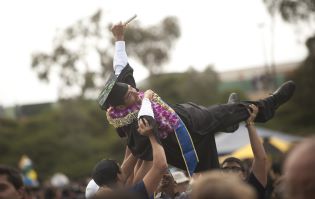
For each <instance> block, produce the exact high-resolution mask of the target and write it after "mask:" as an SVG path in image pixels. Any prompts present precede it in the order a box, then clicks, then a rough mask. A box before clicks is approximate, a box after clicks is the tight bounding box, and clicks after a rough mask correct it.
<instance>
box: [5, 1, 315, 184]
mask: <svg viewBox="0 0 315 199" xmlns="http://www.w3.org/2000/svg"><path fill="white" fill-rule="evenodd" d="M314 13H315V1H313V0H300V1H292V0H239V1H228V0H220V1H218V0H211V1H207V2H205V1H186V2H181V3H180V4H178V2H176V1H166V0H160V1H156V2H150V1H144V0H134V1H118V0H117V1H107V0H89V1H83V0H67V1H61V0H54V1H52V0H47V1H40V0H28V1H22V0H11V1H3V2H0V24H1V25H2V28H1V33H0V44H1V45H0V53H1V55H2V56H1V59H0V60H1V73H0V154H1V156H0V163H2V164H8V165H12V166H16V167H18V165H20V166H19V167H20V168H21V170H23V168H24V170H25V176H27V175H28V174H30V173H29V172H31V173H32V175H31V177H30V179H36V180H37V181H38V182H35V184H30V186H34V187H36V186H38V185H39V184H44V183H45V182H48V183H52V184H53V182H56V181H57V182H60V183H59V184H58V183H57V184H58V186H59V185H60V184H61V185H62V186H63V185H65V184H68V183H69V182H68V181H69V179H70V181H73V182H81V184H84V183H86V179H87V178H88V177H89V176H90V172H91V170H92V168H93V166H94V164H95V163H96V162H97V161H98V160H100V159H102V158H104V157H108V158H113V159H118V160H121V158H122V155H123V152H124V145H125V144H124V141H122V140H121V139H120V138H119V137H118V136H117V134H116V132H115V130H114V129H113V128H112V127H111V126H110V125H109V124H108V123H107V121H106V116H105V112H104V111H101V109H100V108H99V107H98V104H97V102H96V97H97V95H98V93H99V91H100V89H101V88H102V86H103V85H104V82H105V79H106V78H107V77H108V75H109V73H110V72H111V71H112V55H113V50H114V46H113V45H114V41H113V37H112V35H111V32H110V27H111V25H112V23H116V22H119V21H124V20H126V19H128V18H129V17H131V16H132V15H133V14H137V15H138V17H137V18H136V20H135V21H133V22H132V23H130V25H129V26H128V29H127V32H126V37H125V39H126V42H127V53H128V56H129V59H130V60H129V61H130V63H131V65H132V66H133V68H134V70H135V78H136V80H137V84H138V86H139V87H140V88H141V89H148V88H151V89H152V90H154V91H155V92H157V93H158V94H159V95H160V96H161V97H162V98H163V99H164V100H166V101H167V102H169V103H183V102H187V101H193V102H195V103H198V104H202V105H205V106H207V105H211V104H215V103H226V101H227V98H228V96H229V93H230V92H232V91H233V92H237V93H239V95H240V98H241V100H247V99H252V100H255V99H260V98H263V97H266V96H268V95H269V94H270V93H272V92H273V91H274V90H275V88H276V87H278V86H279V85H280V84H281V83H283V82H284V81H286V80H288V79H292V80H294V81H295V82H296V84H297V90H296V93H295V95H294V97H293V98H292V100H290V101H289V102H288V103H287V104H285V105H284V106H283V107H281V109H279V111H278V112H277V114H276V116H275V117H274V119H272V121H270V122H268V123H266V124H264V125H261V126H260V128H261V130H260V129H259V132H263V133H262V134H261V136H262V137H263V138H264V140H265V141H266V147H267V145H268V143H269V145H268V146H269V147H270V145H272V143H273V146H276V147H278V148H280V149H279V150H278V151H277V149H273V148H272V147H271V148H270V150H269V153H270V157H276V156H277V157H278V155H280V156H282V155H284V154H285V153H286V151H288V150H289V147H290V146H291V145H292V144H294V143H295V142H296V141H298V140H299V139H300V138H301V137H303V136H306V135H310V134H314V132H315V123H314V120H315V116H314V112H315V94H314V91H315V82H314V78H315V37H314V32H315V29H314V28H315V26H314V22H315V20H314ZM240 130H242V128H240ZM243 130H244V129H243ZM240 134H241V133H240ZM230 135H231V136H232V135H233V136H234V135H238V133H235V134H227V136H230ZM224 139H230V141H231V140H233V139H234V141H236V140H235V139H237V140H239V141H240V143H238V144H236V145H229V144H227V143H228V141H224V142H223V141H222V142H220V141H218V140H224ZM270 140H271V141H270ZM272 140H273V141H272ZM275 140H276V141H275ZM217 142H218V151H219V153H220V155H228V154H233V153H234V152H237V150H239V149H242V147H246V145H247V144H248V143H249V142H244V138H242V137H239V138H232V137H230V138H229V137H226V138H223V137H222V134H218V138H217ZM270 143H271V144H270ZM275 143H277V144H275ZM279 143H280V144H279ZM234 144H235V143H234ZM243 149H244V148H243ZM245 151H246V150H245ZM267 152H268V150H267ZM275 154H276V155H275ZM242 155H243V156H240V157H242V158H243V157H244V158H249V157H250V154H245V155H244V153H242ZM23 158H24V159H23ZM25 158H28V161H26V162H28V163H29V164H26V165H28V167H26V169H25V167H23V166H21V163H20V164H19V162H21V161H22V162H23V161H24V162H25ZM277 160H279V161H281V157H280V158H277ZM22 165H23V164H22ZM24 165H25V164H24ZM30 165H31V166H30ZM60 173H61V174H60ZM56 174H58V175H59V174H60V175H61V176H62V177H60V175H59V178H57V179H58V180H59V181H58V180H56V179H55V181H53V179H54V178H53V177H55V178H56ZM58 175H57V176H58ZM60 179H61V180H60ZM65 179H66V180H65ZM67 179H68V181H67ZM56 186H57V185H56Z"/></svg>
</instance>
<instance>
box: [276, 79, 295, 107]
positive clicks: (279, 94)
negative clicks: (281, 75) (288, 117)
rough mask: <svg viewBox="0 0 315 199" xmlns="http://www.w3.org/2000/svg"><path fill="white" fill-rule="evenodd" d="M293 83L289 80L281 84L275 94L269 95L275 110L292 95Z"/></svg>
mask: <svg viewBox="0 0 315 199" xmlns="http://www.w3.org/2000/svg"><path fill="white" fill-rule="evenodd" d="M294 91H295V83H294V82H293V81H292V80H290V81H287V82H285V83H283V84H282V85H281V86H280V87H279V88H278V89H277V90H276V91H275V92H273V93H272V94H271V96H272V97H273V99H274V102H275V108H276V109H277V108H278V107H279V106H281V105H282V104H284V103H285V102H287V101H288V100H289V99H290V98H291V97H292V96H293V94H294Z"/></svg>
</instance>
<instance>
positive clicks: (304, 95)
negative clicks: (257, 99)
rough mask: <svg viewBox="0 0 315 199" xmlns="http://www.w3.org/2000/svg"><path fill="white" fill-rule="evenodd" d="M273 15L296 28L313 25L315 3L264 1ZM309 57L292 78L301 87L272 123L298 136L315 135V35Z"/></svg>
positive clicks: (305, 0)
mask: <svg viewBox="0 0 315 199" xmlns="http://www.w3.org/2000/svg"><path fill="white" fill-rule="evenodd" d="M263 1H264V3H265V5H266V7H267V8H268V11H269V13H270V14H271V15H272V16H274V15H275V14H276V13H280V15H281V17H282V18H283V19H284V20H285V21H287V22H289V23H292V24H294V25H298V24H300V23H303V24H306V25H308V26H310V27H311V26H312V25H313V20H314V16H315V15H314V14H315V1H314V0H299V1H293V0H263ZM311 28H312V27H311ZM306 47H307V49H308V56H307V57H306V59H305V60H304V61H303V62H302V63H301V64H300V66H299V67H298V68H297V69H296V70H295V71H294V72H293V73H292V74H291V75H290V76H289V77H287V78H288V79H292V80H294V81H295V82H296V84H297V89H296V92H295V94H294V96H293V98H292V99H291V100H290V101H289V103H287V104H286V105H285V106H284V107H283V108H281V109H280V111H279V112H278V113H277V115H278V116H277V117H276V119H274V120H272V121H271V122H270V125H271V126H272V127H276V128H278V129H281V130H285V131H287V132H292V133H296V134H304V135H305V134H309V133H314V130H313V129H314V127H315V125H314V122H313V121H314V119H315V117H314V116H313V113H314V111H315V109H314V107H315V94H314V92H313V91H314V90H315V81H314V77H315V36H312V37H310V38H309V39H307V41H306Z"/></svg>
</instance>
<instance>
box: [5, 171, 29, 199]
mask: <svg viewBox="0 0 315 199" xmlns="http://www.w3.org/2000/svg"><path fill="white" fill-rule="evenodd" d="M25 198H26V197H25V189H24V184H23V180H22V174H21V173H20V172H19V171H18V170H17V169H15V168H12V167H9V166H7V165H0V199H25Z"/></svg>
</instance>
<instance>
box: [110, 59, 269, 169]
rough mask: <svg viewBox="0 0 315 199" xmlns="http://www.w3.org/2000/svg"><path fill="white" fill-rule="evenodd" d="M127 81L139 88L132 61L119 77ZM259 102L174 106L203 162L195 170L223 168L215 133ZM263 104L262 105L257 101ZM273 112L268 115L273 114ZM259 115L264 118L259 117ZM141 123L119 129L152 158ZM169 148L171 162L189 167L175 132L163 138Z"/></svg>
mask: <svg viewBox="0 0 315 199" xmlns="http://www.w3.org/2000/svg"><path fill="white" fill-rule="evenodd" d="M117 81H119V82H123V83H126V84H129V85H131V86H132V87H134V88H136V83H135V80H134V78H133V69H132V68H131V67H130V66H129V64H128V65H127V66H126V67H125V68H124V69H123V70H122V72H121V74H120V75H119V77H118V80H117ZM249 103H255V104H257V103H256V102H244V103H238V104H223V105H213V106H210V107H203V106H199V105H196V104H194V103H192V102H188V103H185V104H176V105H170V106H171V107H172V108H173V109H174V110H175V112H176V113H177V114H178V115H179V117H180V118H181V119H182V121H183V122H184V124H185V125H186V128H187V129H188V131H189V134H190V136H191V138H192V140H193V143H194V146H195V149H196V152H197V155H198V158H199V163H198V165H197V168H196V170H195V172H199V171H205V170H209V169H215V168H219V161H218V154H217V148H216V144H215V137H214V136H215V133H216V132H220V131H224V129H225V128H227V127H229V126H231V125H234V124H237V123H239V122H241V121H244V120H246V118H248V116H249V113H248V111H247V108H246V104H249ZM257 105H259V106H261V104H257ZM272 116H273V114H271V115H269V116H268V117H272ZM257 118H260V119H261V118H262V119H261V120H263V119H266V118H263V117H262V116H259V114H258V116H257ZM137 128H138V122H137V121H136V120H135V121H134V122H132V123H131V124H129V125H126V126H124V127H120V128H117V129H116V130H117V132H118V134H119V136H121V137H127V145H128V147H129V149H130V150H131V152H132V154H133V155H134V156H135V157H137V158H140V159H142V160H152V148H151V144H150V141H149V139H148V138H147V137H146V136H142V135H140V134H139V132H138V131H137ZM160 142H161V143H162V145H163V148H164V150H165V154H166V158H167V162H168V164H170V165H173V166H176V167H178V168H181V169H183V170H186V167H185V163H184V160H183V157H182V154H181V150H180V148H179V145H178V142H177V139H176V136H175V134H171V135H169V136H168V137H167V138H165V139H160Z"/></svg>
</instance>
